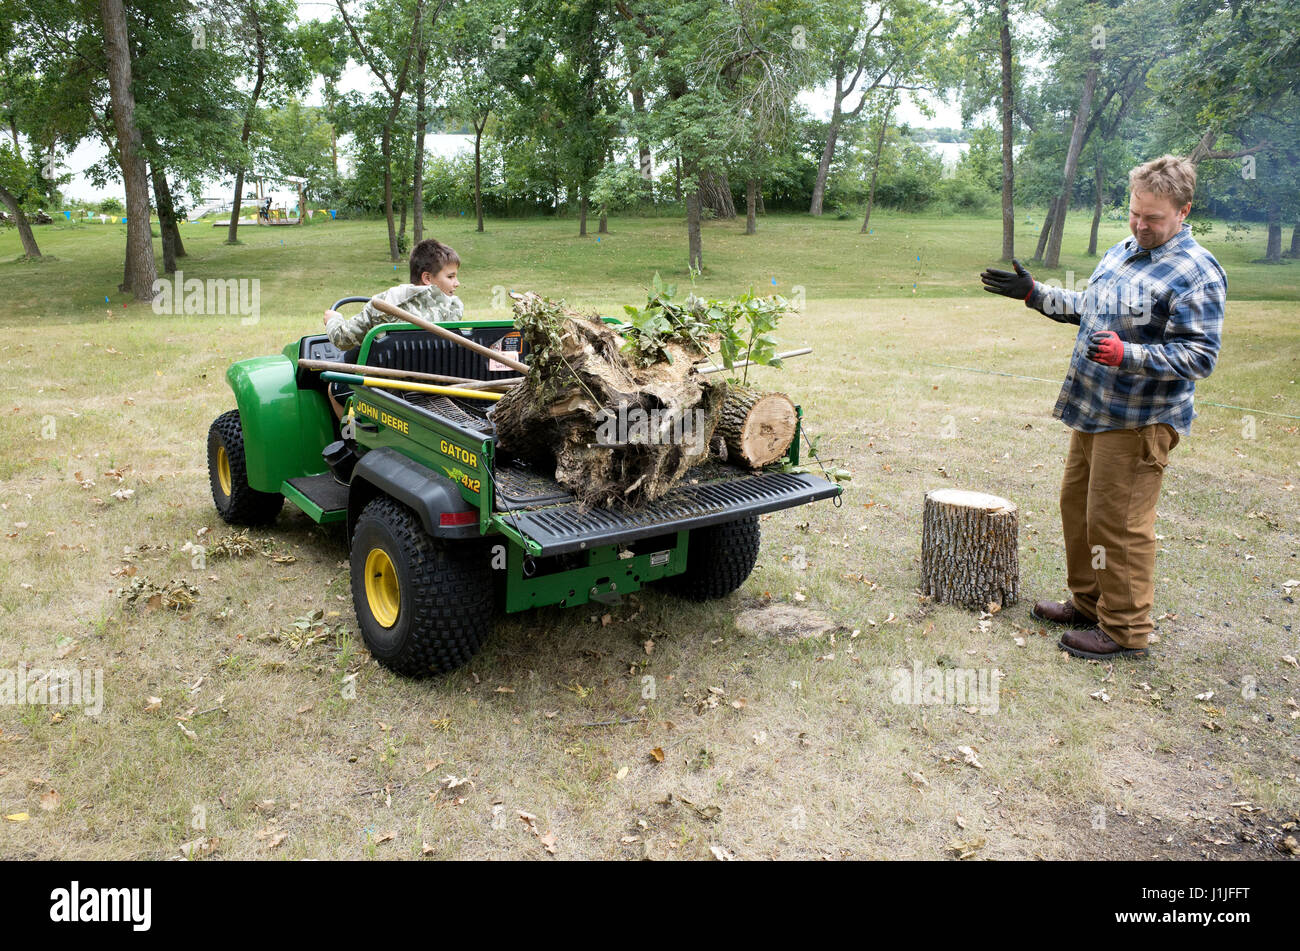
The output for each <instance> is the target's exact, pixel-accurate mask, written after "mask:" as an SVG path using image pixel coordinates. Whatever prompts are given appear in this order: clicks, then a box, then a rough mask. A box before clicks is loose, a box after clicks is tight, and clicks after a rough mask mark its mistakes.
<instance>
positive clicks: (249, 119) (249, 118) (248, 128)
mask: <svg viewBox="0 0 1300 951" xmlns="http://www.w3.org/2000/svg"><path fill="white" fill-rule="evenodd" d="M248 15H249V20H250V22H251V23H252V26H253V39H254V45H255V46H256V47H257V78H256V79H255V80H254V81H253V91H252V93H251V94H250V95H249V97H248V108H247V109H246V110H244V128H243V130H242V131H241V132H240V134H239V144H240V145H243V146H247V145H248V137H249V135H250V134H251V133H252V131H253V113H254V112H255V111H256V110H257V100H258V99H259V98H260V97H261V95H262V86H263V84H264V83H265V82H266V37H265V36H263V35H262V21H261V20H260V19H258V16H257V7H256V5H250V6H249V8H248ZM243 200H244V170H243V168H239V169H236V170H235V198H234V201H233V202H232V203H231V205H230V226H229V227H228V228H227V229H226V244H238V243H239V206H240V204H241V203H242V202H243Z"/></svg>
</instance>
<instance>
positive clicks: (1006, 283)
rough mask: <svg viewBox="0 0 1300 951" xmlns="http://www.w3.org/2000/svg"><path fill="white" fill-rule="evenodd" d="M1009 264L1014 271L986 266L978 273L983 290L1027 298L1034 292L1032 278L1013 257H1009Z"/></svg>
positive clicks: (1005, 295) (1006, 295) (1004, 295)
mask: <svg viewBox="0 0 1300 951" xmlns="http://www.w3.org/2000/svg"><path fill="white" fill-rule="evenodd" d="M1011 264H1012V265H1013V266H1014V267H1015V270H1014V271H1003V270H1001V269H999V268H995V267H991V268H987V269H986V270H984V271H983V272H982V273H981V274H980V280H981V281H983V282H984V290H986V291H988V292H989V293H990V294H1001V295H1002V296H1003V297H1014V298H1015V299H1016V300H1024V301H1027V300H1029V295H1030V294H1032V293H1033V292H1034V279H1033V278H1032V277H1030V276H1029V272H1028V271H1026V270H1025V268H1024V265H1022V264H1021V263H1020V262H1019V261H1018V260H1016V259H1015V258H1012V259H1011Z"/></svg>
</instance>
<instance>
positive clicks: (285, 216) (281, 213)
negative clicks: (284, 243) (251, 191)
mask: <svg viewBox="0 0 1300 951" xmlns="http://www.w3.org/2000/svg"><path fill="white" fill-rule="evenodd" d="M263 180H264V179H263V178H261V177H259V178H258V179H257V194H258V199H259V201H264V202H265V203H266V207H265V208H262V207H259V208H258V212H257V223H258V224H259V225H267V226H270V225H297V224H302V221H303V209H304V208H305V207H306V199H307V196H306V194H305V192H304V189H305V188H306V185H307V179H305V178H291V177H286V178H271V179H269V180H270V181H280V182H291V183H293V184H294V185H296V186H297V188H298V205H297V207H296V208H293V209H289V208H286V207H285V203H283V202H282V203H280V204H279V205H275V204H274V203H273V199H272V198H271V196H270V195H267V196H265V197H263V195H262V182H263ZM291 210H292V211H296V212H298V214H297V215H295V216H293V217H290V215H289V212H290V211H291Z"/></svg>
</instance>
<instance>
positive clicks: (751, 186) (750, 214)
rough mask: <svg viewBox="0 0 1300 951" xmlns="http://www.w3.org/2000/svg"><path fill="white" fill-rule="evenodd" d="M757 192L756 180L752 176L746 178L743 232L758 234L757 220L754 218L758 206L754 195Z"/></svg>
mask: <svg viewBox="0 0 1300 951" xmlns="http://www.w3.org/2000/svg"><path fill="white" fill-rule="evenodd" d="M757 192H758V180H757V179H754V178H750V179H747V180H746V182H745V234H758V222H757V221H756V220H755V219H754V214H755V211H756V209H757V206H758V201H757V199H756V197H755V196H756V194H757Z"/></svg>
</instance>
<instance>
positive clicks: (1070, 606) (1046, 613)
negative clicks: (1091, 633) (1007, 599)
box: [1029, 601, 1097, 627]
mask: <svg viewBox="0 0 1300 951" xmlns="http://www.w3.org/2000/svg"><path fill="white" fill-rule="evenodd" d="M1029 613H1030V615H1031V616H1032V617H1036V618H1038V620H1040V621H1048V622H1050V623H1052V624H1069V625H1071V626H1073V627H1092V626H1093V625H1095V624H1096V623H1097V619H1096V618H1095V617H1088V615H1086V614H1084V613H1083V612H1082V611H1080V610H1079V609H1078V608H1076V607H1075V606H1074V602H1073V601H1039V602H1037V603H1035V604H1034V606H1033V607H1032V608H1030V610H1029Z"/></svg>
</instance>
